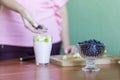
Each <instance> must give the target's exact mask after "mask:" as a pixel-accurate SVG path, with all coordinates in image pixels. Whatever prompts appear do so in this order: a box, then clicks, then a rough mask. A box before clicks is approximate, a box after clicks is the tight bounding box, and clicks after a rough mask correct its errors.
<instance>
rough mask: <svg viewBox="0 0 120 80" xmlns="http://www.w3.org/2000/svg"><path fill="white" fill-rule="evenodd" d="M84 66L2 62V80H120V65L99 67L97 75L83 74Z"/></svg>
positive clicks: (0, 73)
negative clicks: (82, 68)
mask: <svg viewBox="0 0 120 80" xmlns="http://www.w3.org/2000/svg"><path fill="white" fill-rule="evenodd" d="M81 67H83V66H77V67H60V66H57V65H54V64H52V63H50V64H48V65H46V66H36V65H35V62H34V60H30V61H24V62H20V61H19V60H17V59H13V60H6V61H0V80H120V64H110V65H98V67H100V68H101V70H100V71H99V72H97V73H95V72H94V73H91V72H86V73H85V72H83V71H82V70H81Z"/></svg>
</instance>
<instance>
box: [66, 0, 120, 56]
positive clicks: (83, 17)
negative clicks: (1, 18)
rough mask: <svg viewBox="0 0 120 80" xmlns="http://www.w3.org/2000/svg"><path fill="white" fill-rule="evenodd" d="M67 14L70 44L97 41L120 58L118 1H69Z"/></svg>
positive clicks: (119, 1) (111, 53)
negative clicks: (90, 40)
mask: <svg viewBox="0 0 120 80" xmlns="http://www.w3.org/2000/svg"><path fill="white" fill-rule="evenodd" d="M68 12H69V25H70V39H71V42H72V44H77V42H79V41H84V40H89V39H97V40H100V41H101V42H103V43H104V44H105V45H106V49H107V53H108V54H110V55H117V56H120V0H69V2H68Z"/></svg>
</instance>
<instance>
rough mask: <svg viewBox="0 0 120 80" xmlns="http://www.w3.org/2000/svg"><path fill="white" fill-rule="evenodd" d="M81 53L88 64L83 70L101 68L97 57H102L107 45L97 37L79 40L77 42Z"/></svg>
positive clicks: (97, 69)
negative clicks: (96, 38) (97, 62)
mask: <svg viewBox="0 0 120 80" xmlns="http://www.w3.org/2000/svg"><path fill="white" fill-rule="evenodd" d="M77 47H78V50H79V53H80V55H81V56H82V57H83V58H85V61H86V66H85V67H83V68H82V70H83V71H94V72H97V71H99V70H100V68H98V67H97V66H96V63H95V62H96V58H98V57H101V56H102V55H103V54H104V51H105V45H104V44H103V43H101V42H100V41H97V40H95V39H93V40H88V41H83V42H78V44H77Z"/></svg>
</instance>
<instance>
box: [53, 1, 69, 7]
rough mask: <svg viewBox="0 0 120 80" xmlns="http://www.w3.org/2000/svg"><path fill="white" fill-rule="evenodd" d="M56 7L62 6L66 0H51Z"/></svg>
mask: <svg viewBox="0 0 120 80" xmlns="http://www.w3.org/2000/svg"><path fill="white" fill-rule="evenodd" d="M53 1H54V2H55V4H56V5H57V6H58V7H62V6H64V5H65V4H66V3H67V2H68V0H53Z"/></svg>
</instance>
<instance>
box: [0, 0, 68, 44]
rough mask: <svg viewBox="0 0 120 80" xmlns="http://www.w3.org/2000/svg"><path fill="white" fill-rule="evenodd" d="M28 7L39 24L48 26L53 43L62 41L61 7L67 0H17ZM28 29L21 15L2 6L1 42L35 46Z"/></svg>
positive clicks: (0, 16) (0, 21) (0, 22)
mask: <svg viewBox="0 0 120 80" xmlns="http://www.w3.org/2000/svg"><path fill="white" fill-rule="evenodd" d="M17 1H18V2H19V3H20V4H21V5H23V6H24V7H25V8H26V9H28V10H29V11H30V12H31V13H32V15H33V17H34V18H35V19H36V21H37V22H38V23H39V24H43V25H44V26H46V27H47V28H48V32H47V34H49V35H51V36H52V37H53V43H56V42H59V41H61V37H60V36H61V35H60V34H61V25H60V23H61V20H62V19H61V16H60V14H59V13H58V10H59V8H61V7H62V6H63V5H65V4H66V2H67V0H17ZM34 35H36V34H34V33H32V32H31V31H29V30H28V29H26V28H25V27H24V25H23V21H22V19H21V16H20V15H19V14H18V13H16V12H14V11H11V10H8V9H7V8H5V7H1V8H0V44H6V45H18V46H33V36H34Z"/></svg>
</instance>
